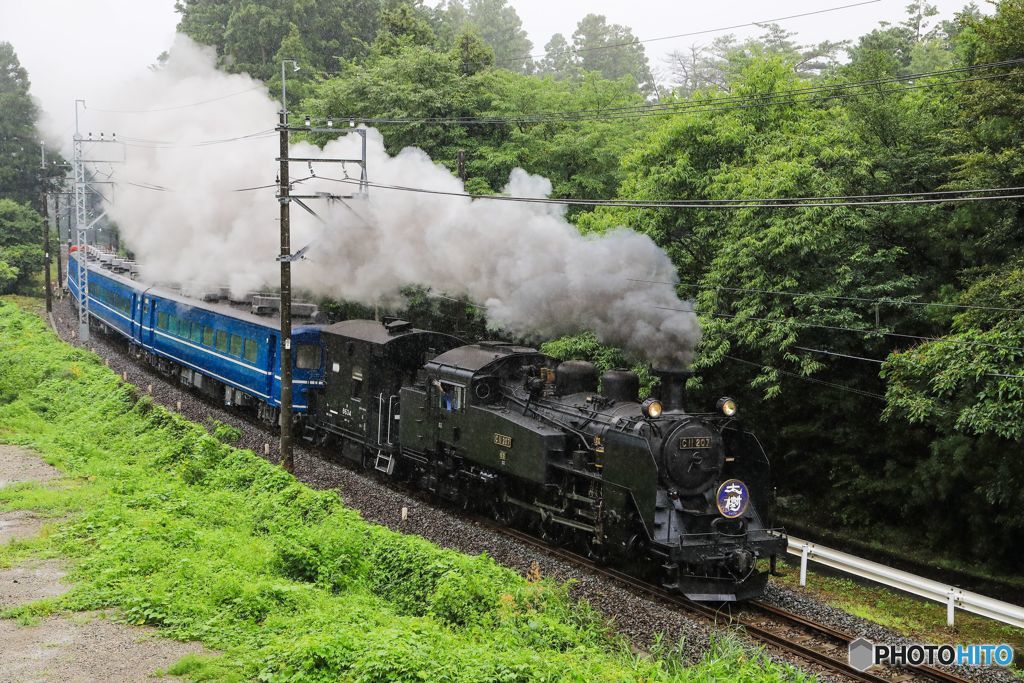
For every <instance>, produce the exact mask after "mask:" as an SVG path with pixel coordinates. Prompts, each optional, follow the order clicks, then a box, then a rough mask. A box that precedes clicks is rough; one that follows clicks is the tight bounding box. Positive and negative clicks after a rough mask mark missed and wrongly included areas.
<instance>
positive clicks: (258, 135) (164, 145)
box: [116, 128, 275, 149]
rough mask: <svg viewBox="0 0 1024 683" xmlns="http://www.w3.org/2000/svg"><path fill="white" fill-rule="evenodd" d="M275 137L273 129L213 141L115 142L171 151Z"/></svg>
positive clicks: (127, 139) (140, 140) (129, 145)
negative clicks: (179, 148)
mask: <svg viewBox="0 0 1024 683" xmlns="http://www.w3.org/2000/svg"><path fill="white" fill-rule="evenodd" d="M274 135H275V132H274V129H272V128H271V129H268V130H261V131H257V132H255V133H248V134H246V135H239V136H236V137H233V138H220V139H213V140H195V141H191V142H175V141H171V140H148V139H145V138H133V137H122V138H121V139H119V140H116V142H120V143H121V144H123V145H125V146H126V147H141V148H144V149H171V148H176V147H210V146H213V145H223V144H226V143H229V142H239V141H243V140H262V139H267V138H270V137H273V136H274Z"/></svg>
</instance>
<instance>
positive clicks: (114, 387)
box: [0, 302, 802, 682]
mask: <svg viewBox="0 0 1024 683" xmlns="http://www.w3.org/2000/svg"><path fill="white" fill-rule="evenodd" d="M229 432H230V430H218V432H217V433H216V436H215V435H211V434H209V433H207V432H206V431H205V430H204V429H203V428H202V427H200V426H198V425H196V424H193V423H190V422H187V421H186V420H184V419H182V418H181V417H180V416H178V415H175V414H173V413H170V412H168V411H165V410H163V409H162V408H160V407H158V406H155V405H153V404H152V402H151V401H150V400H149V399H148V398H146V397H140V396H139V393H138V391H137V390H136V389H135V388H134V387H132V386H130V385H127V384H123V383H122V382H121V381H120V380H119V378H118V377H117V376H115V375H114V374H113V373H111V372H110V371H109V370H108V369H106V368H105V367H103V365H102V364H101V363H100V362H99V360H98V359H97V358H96V357H95V356H94V355H92V354H89V353H87V352H84V351H82V350H79V349H74V348H72V347H70V346H67V345H64V344H62V343H60V342H59V341H58V340H57V339H56V338H55V337H54V336H53V335H52V334H51V333H50V332H49V331H48V330H47V329H46V327H45V326H44V324H43V322H42V321H41V320H40V319H39V317H38V316H36V315H34V314H32V313H29V312H25V311H23V310H20V309H19V308H18V307H17V306H15V305H12V304H11V303H4V302H0V439H2V440H4V441H6V442H9V443H15V444H20V445H23V446H26V447H29V448H32V449H34V450H36V451H37V452H39V453H41V454H42V455H43V457H44V458H45V459H46V460H47V461H48V462H50V463H51V464H53V465H55V466H56V467H58V468H59V469H60V470H62V471H63V472H64V478H63V479H61V480H59V481H57V482H51V484H50V485H48V486H41V485H35V484H22V485H17V486H12V487H9V488H5V489H3V490H2V491H0V508H3V509H14V508H21V509H29V510H34V511H37V512H38V513H39V514H43V515H45V516H48V517H50V518H52V520H53V522H52V525H51V526H50V527H48V528H50V533H48V534H44V535H43V536H41V537H40V538H38V539H34V540H31V541H26V542H19V543H12V544H8V545H5V546H0V567H2V566H9V565H11V564H14V563H17V562H21V561H24V560H26V559H28V558H30V557H43V556H54V555H58V554H59V555H60V556H62V557H65V558H67V559H68V561H69V564H70V565H71V567H72V569H71V574H70V577H71V580H72V581H73V583H74V587H73V589H72V590H71V591H70V592H69V593H68V594H67V595H65V596H63V597H61V598H58V599H49V600H46V601H40V602H38V603H34V604H31V605H28V606H24V607H20V608H16V609H13V610H10V611H9V613H8V614H7V616H8V617H12V618H17V619H19V620H20V621H21V622H22V623H31V622H32V621H33V620H35V619H38V618H40V617H41V616H44V615H46V614H51V613H54V612H57V611H85V610H95V609H112V610H114V611H115V613H116V614H118V615H119V618H121V619H123V620H124V621H127V622H129V623H133V624H148V625H151V626H154V627H157V628H159V629H160V630H161V631H162V633H163V634H165V635H167V636H169V637H172V638H177V639H181V640H199V641H202V642H203V643H204V644H206V645H207V646H208V647H209V648H211V650H212V651H213V652H214V654H211V655H208V656H189V657H186V658H185V659H183V660H181V661H180V662H178V663H177V664H176V665H175V666H173V667H171V668H170V669H169V670H168V671H166V672H164V673H166V674H174V675H181V676H185V677H187V678H191V679H193V680H217V681H241V680H260V681H338V680H344V681H424V680H426V681H474V682H475V681H556V680H557V681H562V680H568V681H668V680H694V681H699V680H707V681H711V680H720V679H722V678H723V677H727V678H729V679H732V680H750V681H777V680H801V679H802V676H801V674H800V673H799V672H797V671H795V670H793V669H791V668H789V667H785V666H780V665H778V664H775V663H772V662H769V661H766V660H765V659H764V657H763V656H762V655H761V654H760V653H759V652H757V651H753V650H750V649H749V648H746V647H744V646H741V645H740V644H739V643H738V642H737V641H736V640H735V639H733V638H724V639H722V640H720V641H718V642H717V643H716V644H715V646H714V648H713V650H712V651H711V652H710V653H709V654H708V655H707V656H706V657H705V659H704V660H703V661H702V662H701V663H699V664H698V665H697V666H694V667H689V668H687V667H684V666H683V664H682V661H681V659H680V657H679V656H678V653H677V652H676V651H675V650H674V648H665V647H661V646H658V647H655V648H653V649H652V651H651V652H648V653H641V654H637V653H635V652H633V651H632V650H631V649H630V648H629V646H628V644H627V643H626V642H625V641H624V640H623V639H621V638H620V637H617V636H615V635H613V633H612V632H611V631H610V629H609V628H608V627H607V625H606V624H605V623H604V622H603V621H602V620H601V618H600V617H599V616H598V615H597V613H595V612H594V611H593V610H592V609H590V608H589V607H588V606H587V605H585V604H581V603H578V602H574V601H572V600H570V599H569V597H568V588H567V586H564V585H556V584H553V583H550V582H547V581H540V582H530V581H527V580H526V579H524V578H523V577H521V576H519V575H518V574H516V573H515V572H512V571H511V570H508V569H506V568H504V567H501V566H499V565H498V564H496V563H495V562H494V561H492V560H491V559H490V558H488V557H486V556H478V557H468V556H465V555H460V554H458V553H455V552H452V551H448V550H444V549H440V548H438V547H437V546H434V545H432V544H430V543H428V542H427V541H425V540H423V539H420V538H418V537H413V536H404V535H401V534H398V533H394V532H392V531H390V530H388V529H386V528H383V527H380V526H377V525H374V524H370V523H367V522H366V521H364V520H363V519H361V518H360V516H359V514H358V513H357V512H355V511H353V510H350V509H348V508H346V507H345V506H344V505H343V503H342V501H341V500H340V498H339V497H338V495H337V494H336V493H334V492H329V491H314V490H312V489H310V488H308V487H306V486H305V485H303V484H301V483H299V482H297V481H296V480H295V479H294V478H293V477H292V476H291V475H289V474H287V473H285V472H283V471H282V470H281V469H279V468H277V467H275V466H273V465H271V464H269V463H267V462H265V461H264V460H263V459H262V458H260V457H258V456H256V455H254V454H253V453H252V452H249V451H243V450H239V449H236V448H233V447H231V446H230V445H229V444H227V443H224V441H223V440H222V439H230V437H231V434H230V433H229ZM217 436H219V437H221V438H220V439H218V438H217Z"/></svg>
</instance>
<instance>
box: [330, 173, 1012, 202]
mask: <svg viewBox="0 0 1024 683" xmlns="http://www.w3.org/2000/svg"><path fill="white" fill-rule="evenodd" d="M318 177H319V178H320V179H322V180H329V181H332V182H337V183H346V184H356V185H358V184H360V182H362V184H363V185H366V186H368V187H372V188H375V189H380V190H393V191H399V192H415V193H420V194H429V195H439V196H447V197H461V198H465V199H483V200H489V201H504V202H523V203H529V204H556V205H567V206H592V207H599V206H608V207H619V208H637V209H708V210H712V209H714V210H718V209H804V208H837V207H847V208H857V207H869V208H870V207H875V206H893V205H901V204H904V205H913V204H955V203H961V202H982V201H1001V200H1010V199H1024V188H1022V189H1021V190H1020V191H1019V192H1016V193H1013V194H998V195H982V196H956V197H954V196H949V195H942V196H938V197H921V198H909V199H907V198H904V199H867V200H864V201H829V200H826V199H824V198H823V200H822V201H806V200H802V201H790V202H789V203H784V202H783V201H782V200H770V201H762V200H745V199H737V200H735V201H736V202H737V203H731V204H723V203H720V201H715V202H708V201H705V200H679V201H676V200H669V201H658V200H639V199H571V198H550V197H522V196H511V195H501V194H470V193H467V192H455V191H451V190H434V189H430V188H425V187H409V186H407V185H385V184H382V183H373V182H368V181H359V180H352V179H351V178H349V179H343V178H328V177H325V176H318ZM984 191H985V190H981V189H979V190H972V192H977V193H980V192H984ZM739 202H742V203H739Z"/></svg>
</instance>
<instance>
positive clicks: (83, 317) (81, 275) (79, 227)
mask: <svg viewBox="0 0 1024 683" xmlns="http://www.w3.org/2000/svg"><path fill="white" fill-rule="evenodd" d="M79 102H81V103H82V104H85V100H75V138H74V150H75V245H76V246H77V247H78V249H77V254H78V255H77V256H76V257H75V264H76V265H77V266H78V272H77V273H76V276H77V277H76V279H77V280H78V283H77V284H78V338H79V339H80V340H81V341H83V342H87V341H89V263H88V260H89V259H88V256H87V255H86V249H87V243H88V236H87V232H86V231H87V230H88V229H89V226H88V225H87V224H86V220H87V216H86V194H85V192H86V187H85V161H84V160H83V158H82V157H83V155H82V146H83V141H82V133H81V132H80V131H79V130H78V103H79ZM68 265H69V266H70V263H69V264H68ZM68 270H70V268H68Z"/></svg>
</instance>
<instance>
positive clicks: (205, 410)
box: [53, 298, 1019, 683]
mask: <svg viewBox="0 0 1024 683" xmlns="http://www.w3.org/2000/svg"><path fill="white" fill-rule="evenodd" d="M53 317H54V322H55V323H56V326H57V329H58V332H59V334H60V336H61V337H62V338H64V339H65V340H66V341H69V342H71V343H74V344H76V345H78V346H87V347H88V348H90V349H91V350H93V351H94V352H95V353H97V354H98V355H99V356H100V357H102V358H103V359H105V361H106V362H107V364H108V365H109V366H110V367H111V369H112V370H114V371H115V372H117V373H118V374H121V375H122V376H123V377H126V378H127V381H128V382H130V383H132V384H134V385H135V386H137V387H139V388H140V389H141V390H142V391H144V392H147V393H150V394H151V395H152V397H153V400H154V401H155V402H157V403H160V404H161V405H163V406H165V407H167V408H169V409H172V410H176V411H177V412H180V413H181V414H182V415H183V416H185V417H187V418H188V419H190V420H193V421H195V422H198V423H200V424H204V425H207V426H208V427H212V426H213V424H214V422H222V423H225V424H228V425H231V426H233V427H235V428H236V429H238V430H239V431H240V432H241V438H240V439H239V441H238V442H237V443H236V445H237V446H239V447H241V448H248V449H251V450H253V451H254V452H256V453H258V454H260V455H262V456H264V457H266V458H267V459H269V460H271V461H272V462H277V460H278V456H279V451H278V447H277V441H276V436H275V435H273V434H272V433H271V432H270V431H269V430H268V429H267V428H266V427H265V426H263V425H260V424H257V423H255V422H252V421H249V420H248V419H246V418H245V417H242V416H240V415H239V414H237V413H234V412H228V411H227V410H224V409H223V408H221V407H220V406H217V405H214V404H212V403H210V402H207V401H204V400H202V399H200V398H198V397H197V396H196V395H194V394H192V393H189V392H187V391H186V390H184V389H183V388H182V387H180V386H178V385H177V384H173V383H171V382H169V381H167V380H165V379H164V378H163V376H162V375H160V374H159V373H157V372H155V371H153V370H152V369H151V368H149V367H148V366H147V365H146V364H145V363H143V362H139V361H135V360H132V359H130V358H129V357H128V356H127V354H126V353H125V350H126V342H125V341H124V340H123V339H121V338H119V337H118V336H117V335H116V333H115V334H112V335H110V336H105V335H102V334H97V333H95V332H94V333H93V335H92V337H91V339H90V341H89V343H88V344H85V345H83V344H81V342H80V341H79V340H78V339H76V336H77V329H78V321H77V314H76V311H75V309H74V308H73V305H72V303H71V300H70V299H69V298H64V299H62V300H60V301H55V302H54V312H53ZM301 444H302V442H301V441H299V444H297V446H296V448H295V474H296V476H297V477H298V478H299V479H300V480H302V481H303V482H305V483H307V484H309V485H310V486H313V487H315V488H321V489H336V490H338V491H339V492H340V494H341V496H342V498H343V499H344V501H345V503H346V505H348V506H349V507H352V508H355V509H357V510H359V511H360V512H361V513H362V515H363V517H364V519H367V520H369V521H371V522H375V523H378V524H382V525H384V526H387V527H389V528H391V529H394V530H396V531H401V532H404V533H414V534H418V535H420V536H423V537H424V538H427V539H429V540H431V541H433V542H434V543H437V544H438V545H441V546H444V547H447V548H451V549H454V550H458V551H460V552H464V553H468V554H480V553H487V554H488V555H489V556H491V557H493V558H494V559H495V560H496V561H498V562H500V563H501V564H503V565H505V566H507V567H510V568H512V569H514V570H516V571H518V572H521V573H524V574H525V573H526V572H527V570H529V568H530V566H531V564H532V563H533V562H536V563H537V564H538V565H539V566H540V568H541V572H542V574H543V575H545V576H550V577H552V578H556V579H559V580H572V581H573V584H572V587H571V594H572V595H573V596H575V597H578V598H580V599H584V600H587V601H588V602H589V603H590V604H591V605H592V606H593V607H594V608H595V609H597V610H598V611H599V612H601V613H602V614H604V615H606V616H607V617H608V619H609V620H610V621H611V623H612V625H613V627H614V628H615V629H616V630H617V631H618V632H620V633H621V634H623V635H624V636H625V637H626V638H628V640H629V641H630V642H631V643H632V645H633V647H634V648H635V649H637V650H639V651H643V650H646V649H647V648H648V647H649V646H650V644H651V643H652V642H654V641H655V640H656V639H661V641H662V642H664V643H681V651H682V653H683V654H684V656H685V657H686V658H687V659H690V660H692V661H696V660H699V659H700V657H701V656H702V655H703V654H704V652H706V650H707V648H708V647H709V644H710V639H711V638H712V637H713V635H714V631H715V630H716V629H715V627H714V626H713V625H710V624H708V623H707V622H705V621H704V620H703V619H702V618H700V617H695V616H690V615H687V614H685V613H683V612H682V611H680V609H679V608H678V607H672V606H670V605H667V604H664V603H662V602H660V601H658V600H657V599H655V598H651V597H649V596H645V595H642V594H639V593H637V592H634V591H633V590H632V589H629V588H627V587H625V586H622V585H621V584H618V583H617V582H614V581H611V580H608V579H606V578H602V577H598V576H597V575H595V574H592V573H590V572H588V571H587V570H585V569H583V568H580V567H577V566H574V565H570V564H568V563H566V562H564V561H562V560H560V559H558V558H555V557H552V556H551V555H548V554H546V553H545V552H543V550H540V549H537V548H534V547H532V546H528V545H526V544H523V543H520V542H519V541H517V540H515V539H513V538H510V537H508V536H505V535H503V534H500V533H497V532H495V531H492V530H490V529H487V528H484V527H482V526H480V525H478V524H476V523H474V522H472V521H469V520H466V519H464V518H461V517H459V516H458V515H456V514H454V513H453V512H450V511H448V510H446V509H444V508H443V507H438V506H433V505H430V504H427V503H424V502H423V501H422V500H420V499H418V498H414V497H412V496H409V495H407V494H405V493H403V492H401V491H398V490H395V489H393V488H391V487H390V486H388V485H385V484H384V483H382V482H380V481H378V480H377V479H376V478H375V477H374V476H373V475H371V474H369V473H366V472H360V471H356V470H354V469H350V468H349V466H348V465H341V464H339V463H336V462H333V461H331V460H330V459H328V458H325V457H324V456H323V455H321V454H318V453H314V452H313V451H311V450H310V449H308V448H305V447H302V445H301ZM403 508H405V509H406V510H407V516H406V519H405V520H403V519H402V509H403ZM765 600H766V602H771V603H773V604H776V605H778V606H780V607H784V608H786V609H790V610H792V611H794V612H796V613H798V614H801V615H803V616H805V617H807V618H809V619H813V620H820V621H821V622H822V623H825V624H829V625H831V626H833V627H835V628H838V629H842V630H845V631H849V632H851V633H856V634H858V635H864V636H865V637H867V638H869V639H871V640H875V641H877V642H904V641H905V640H906V639H905V638H902V637H901V636H898V635H896V634H894V633H892V632H891V631H889V630H888V629H884V628H883V627H881V626H878V625H877V624H872V623H870V622H866V621H864V620H862V619H859V618H857V617H853V616H851V615H848V614H846V613H844V612H841V611H840V610H837V609H835V608H833V607H830V606H829V605H827V604H824V603H821V602H820V601H818V600H816V599H814V598H812V597H811V596H808V595H804V594H799V593H796V592H794V591H792V590H790V589H787V588H784V587H780V586H776V585H770V587H769V592H768V594H767V595H766V596H765ZM766 652H767V654H768V656H769V657H771V658H772V659H774V660H776V661H787V662H790V663H792V664H794V665H795V666H797V667H799V668H800V669H802V670H804V671H806V672H810V673H814V674H816V675H818V676H819V677H820V679H821V680H823V681H832V680H842V679H840V678H836V677H834V676H833V675H831V674H829V673H827V672H825V671H824V670H822V669H821V668H819V667H817V666H815V665H813V664H809V663H806V662H803V661H802V660H799V659H794V658H793V657H792V656H791V655H789V654H788V653H786V652H784V651H782V650H777V649H775V648H772V647H767V648H766ZM958 673H960V672H958ZM965 674H966V675H967V676H969V677H970V678H971V679H972V680H977V681H985V682H989V681H991V682H993V683H994V682H996V681H1000V682H1001V681H1016V679H1015V678H1013V677H1012V676H1010V675H1009V674H1008V673H1007V672H1005V671H993V670H971V671H968V672H965ZM1017 683H1019V681H1018V682H1017Z"/></svg>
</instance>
